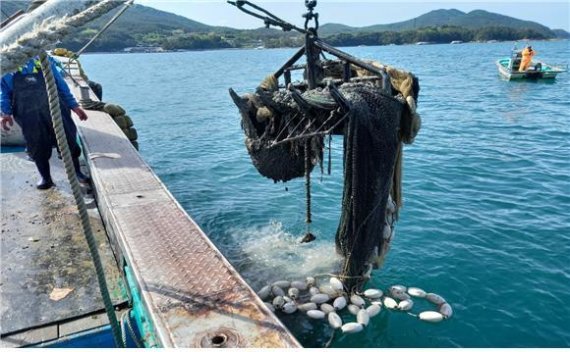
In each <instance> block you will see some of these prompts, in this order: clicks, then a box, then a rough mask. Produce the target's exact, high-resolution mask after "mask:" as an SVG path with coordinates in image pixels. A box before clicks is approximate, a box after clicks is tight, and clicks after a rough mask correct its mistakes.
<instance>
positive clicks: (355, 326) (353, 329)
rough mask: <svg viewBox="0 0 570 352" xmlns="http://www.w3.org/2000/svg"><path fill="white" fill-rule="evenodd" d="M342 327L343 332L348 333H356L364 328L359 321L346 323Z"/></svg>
mask: <svg viewBox="0 0 570 352" xmlns="http://www.w3.org/2000/svg"><path fill="white" fill-rule="evenodd" d="M341 329H342V332H344V333H346V334H354V333H357V332H361V331H362V329H363V326H362V325H361V324H359V323H346V324H344V325H343V326H342V327H341Z"/></svg>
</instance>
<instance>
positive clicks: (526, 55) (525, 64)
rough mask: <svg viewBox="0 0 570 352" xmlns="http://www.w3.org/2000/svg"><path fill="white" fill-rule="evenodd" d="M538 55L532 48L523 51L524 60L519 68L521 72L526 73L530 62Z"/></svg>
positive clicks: (528, 47)
mask: <svg viewBox="0 0 570 352" xmlns="http://www.w3.org/2000/svg"><path fill="white" fill-rule="evenodd" d="M534 54H536V51H534V50H532V46H530V45H529V46H527V47H526V48H524V50H523V51H522V60H521V65H520V66H519V72H522V71H526V70H527V68H528V66H529V65H530V62H531V61H532V57H533V56H534Z"/></svg>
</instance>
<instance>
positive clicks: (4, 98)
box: [0, 57, 79, 115]
mask: <svg viewBox="0 0 570 352" xmlns="http://www.w3.org/2000/svg"><path fill="white" fill-rule="evenodd" d="M37 60H38V58H37V57H36V58H34V59H31V60H30V61H28V62H27V63H26V64H25V65H24V66H22V67H20V69H18V72H21V73H23V74H30V73H35V72H38V70H39V67H38V65H37V63H38V61H37ZM49 60H50V63H51V69H52V71H53V76H54V78H55V83H56V84H57V91H58V93H59V97H60V98H61V99H63V101H64V102H65V104H66V105H67V106H68V107H69V108H70V109H73V108H75V107H77V106H79V104H77V100H75V97H74V96H73V94H71V92H70V90H69V87H68V86H67V83H66V82H65V80H64V79H63V76H62V74H61V73H60V71H59V68H58V67H57V66H56V63H55V60H54V59H52V58H51V57H50V58H49ZM16 73H17V72H11V73H8V74H5V75H4V76H3V77H2V90H1V94H0V107H1V109H2V113H3V114H6V115H12V92H13V90H14V75H15V74H16ZM64 74H65V73H64Z"/></svg>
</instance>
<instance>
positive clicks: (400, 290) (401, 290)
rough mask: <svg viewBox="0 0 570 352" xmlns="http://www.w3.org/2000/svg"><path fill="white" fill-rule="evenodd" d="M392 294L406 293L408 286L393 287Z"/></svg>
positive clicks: (391, 288)
mask: <svg viewBox="0 0 570 352" xmlns="http://www.w3.org/2000/svg"><path fill="white" fill-rule="evenodd" d="M389 291H390V294H392V295H393V294H394V293H406V286H402V285H394V286H391V287H390V289H389Z"/></svg>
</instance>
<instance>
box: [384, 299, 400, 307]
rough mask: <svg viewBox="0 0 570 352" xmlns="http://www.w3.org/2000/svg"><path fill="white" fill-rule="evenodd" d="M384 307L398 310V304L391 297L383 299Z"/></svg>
mask: <svg viewBox="0 0 570 352" xmlns="http://www.w3.org/2000/svg"><path fill="white" fill-rule="evenodd" d="M384 305H385V306H386V308H389V309H396V308H398V303H397V302H396V301H395V300H394V299H393V298H391V297H384Z"/></svg>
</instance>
